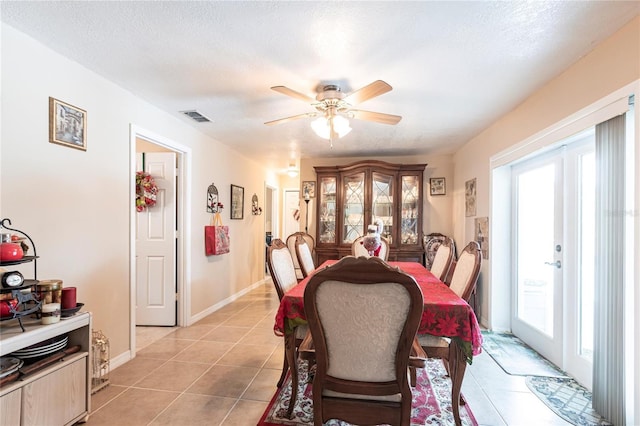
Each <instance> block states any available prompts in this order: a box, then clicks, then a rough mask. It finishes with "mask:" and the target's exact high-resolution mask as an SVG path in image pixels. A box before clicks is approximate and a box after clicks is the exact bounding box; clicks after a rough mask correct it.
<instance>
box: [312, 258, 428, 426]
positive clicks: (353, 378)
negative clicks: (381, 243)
mask: <svg viewBox="0 0 640 426" xmlns="http://www.w3.org/2000/svg"><path fill="white" fill-rule="evenodd" d="M304 307H305V313H306V316H307V320H308V323H309V328H310V330H311V335H312V337H313V343H314V346H315V357H316V364H317V370H316V375H315V377H314V382H313V406H314V424H322V423H323V422H326V421H327V420H329V419H341V420H344V421H347V422H349V423H353V424H373V423H371V422H373V421H375V422H376V423H383V424H406V425H409V421H410V417H411V389H410V387H409V383H408V377H407V364H408V360H409V352H410V349H411V345H412V342H413V339H414V338H415V336H416V332H417V329H418V325H419V322H420V317H421V315H422V308H423V300H422V292H421V291H420V288H419V287H418V285H417V284H416V282H415V280H414V279H413V277H411V276H409V275H407V274H405V273H404V272H401V271H400V270H399V269H397V268H393V267H391V266H389V265H388V264H387V263H385V262H384V261H383V260H382V259H380V258H378V257H370V258H365V257H358V258H356V257H352V256H348V257H344V258H342V259H341V260H340V261H339V262H338V263H336V264H334V265H332V266H330V267H328V268H325V269H323V270H321V271H317V272H316V273H315V274H314V275H313V276H312V277H311V279H310V280H309V282H308V284H307V286H306V288H305V294H304ZM354 401H357V402H354ZM353 404H355V406H354V405H353ZM389 407H395V410H394V411H393V414H390V412H389Z"/></svg>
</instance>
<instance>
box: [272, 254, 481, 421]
mask: <svg viewBox="0 0 640 426" xmlns="http://www.w3.org/2000/svg"><path fill="white" fill-rule="evenodd" d="M337 262H338V260H327V261H325V262H324V263H323V264H322V265H320V266H319V267H318V268H316V270H315V271H314V272H313V274H311V275H309V276H307V277H306V278H304V279H303V280H301V281H300V282H299V283H298V284H297V285H296V286H294V287H292V288H291V289H289V291H287V292H286V293H285V294H284V296H283V297H282V299H281V301H280V306H279V307H278V312H277V313H276V318H275V325H274V332H275V334H276V335H278V336H283V337H284V339H285V355H286V358H287V362H288V363H289V366H294V367H295V366H296V361H297V357H296V345H295V343H296V342H295V328H296V327H298V326H300V325H305V324H307V319H306V316H305V313H304V290H305V287H306V285H307V283H308V282H309V280H310V279H311V277H312V276H313V275H314V274H316V273H318V272H319V271H322V270H323V269H325V268H330V267H331V265H333V264H335V263H337ZM387 263H388V264H389V265H391V266H393V267H397V268H399V269H400V270H401V271H402V272H404V273H406V274H408V275H411V276H412V277H413V278H414V279H415V280H416V282H417V283H418V286H419V287H420V290H421V291H422V296H423V300H424V307H423V311H422V318H421V320H420V325H419V327H418V335H420V334H429V335H432V336H441V337H448V338H450V339H451V341H452V343H453V344H450V345H449V376H450V377H451V406H452V410H453V415H454V419H455V422H456V425H460V424H461V421H460V411H459V409H460V389H461V387H462V381H463V378H464V373H465V370H466V366H467V364H471V363H472V362H473V357H474V356H475V355H478V354H480V352H481V350H482V334H481V332H480V326H479V324H478V320H477V318H476V315H475V313H474V311H473V309H472V308H471V306H469V304H468V303H467V302H466V301H465V300H464V299H462V298H461V297H460V296H458V295H457V294H456V293H455V292H454V291H453V290H451V289H450V288H449V287H448V286H447V285H446V284H445V283H443V282H442V281H440V280H439V279H438V278H437V277H436V276H435V275H433V274H432V273H431V272H430V271H429V270H428V269H427V268H425V267H424V266H423V265H422V264H421V263H418V262H393V261H392V262H387ZM290 374H291V382H292V392H291V401H290V403H289V410H288V414H289V417H290V416H291V413H292V411H293V407H294V405H295V402H296V399H297V391H296V390H297V389H298V387H297V386H298V374H297V368H290Z"/></svg>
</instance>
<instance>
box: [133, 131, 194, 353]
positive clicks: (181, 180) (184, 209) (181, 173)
mask: <svg viewBox="0 0 640 426" xmlns="http://www.w3.org/2000/svg"><path fill="white" fill-rule="evenodd" d="M136 139H144V140H145V141H147V142H150V143H152V144H155V145H159V146H162V147H164V148H167V149H169V150H171V151H174V152H175V153H176V155H177V163H178V176H177V178H178V183H177V186H176V190H177V191H178V194H177V197H176V204H177V210H178V211H177V213H178V220H177V228H178V229H177V234H178V235H177V247H176V248H177V250H176V285H177V292H178V295H179V297H178V303H177V307H176V308H177V322H178V327H185V326H187V325H189V319H190V318H191V286H190V281H191V280H190V279H189V277H190V276H191V262H190V259H191V249H190V247H191V224H190V221H189V220H187V218H190V217H191V159H192V155H191V148H189V147H187V146H185V145H182V144H179V143H177V142H175V141H173V140H171V139H168V138H165V137H163V136H160V135H157V134H155V133H153V132H151V131H149V130H146V129H144V128H142V127H139V126H137V125H135V124H131V125H130V127H129V152H130V154H129V192H130V194H131V196H130V197H129V212H130V215H129V321H130V324H129V325H130V331H129V346H130V348H129V351H130V353H131V358H134V357H135V355H136V232H135V226H136V216H135V215H136V207H135V196H134V195H135V192H136V179H135V175H136Z"/></svg>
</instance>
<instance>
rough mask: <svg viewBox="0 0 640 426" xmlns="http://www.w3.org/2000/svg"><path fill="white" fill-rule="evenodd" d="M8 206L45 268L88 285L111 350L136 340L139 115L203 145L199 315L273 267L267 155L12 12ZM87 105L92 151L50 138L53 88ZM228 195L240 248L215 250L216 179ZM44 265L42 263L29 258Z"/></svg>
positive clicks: (144, 124) (194, 307) (5, 122)
mask: <svg viewBox="0 0 640 426" xmlns="http://www.w3.org/2000/svg"><path fill="white" fill-rule="evenodd" d="M1 43H2V45H1V48H2V49H1V55H2V56H1V60H2V63H1V64H2V75H1V83H2V101H1V102H2V103H1V107H2V110H1V111H2V117H1V118H2V123H1V124H2V128H1V136H2V140H1V142H0V154H1V158H0V217H2V218H10V219H11V220H12V223H13V226H14V227H16V228H19V229H22V230H24V231H26V232H27V233H29V234H30V236H31V237H32V238H33V239H34V241H35V243H36V244H37V250H38V255H39V256H40V259H39V260H38V263H37V266H38V278H40V279H48V278H59V279H62V280H63V282H64V285H65V286H75V287H77V288H78V300H79V301H80V302H83V303H85V309H86V310H89V311H92V312H93V313H94V320H93V325H94V328H95V329H100V330H102V331H103V332H104V333H105V334H106V335H107V337H109V339H110V342H111V355H112V357H118V356H119V355H121V354H126V353H127V352H128V350H129V338H130V336H129V333H130V329H129V305H130V300H129V294H130V289H129V286H130V283H129V252H130V247H129V232H130V226H131V224H130V223H129V222H130V221H129V216H130V208H131V206H132V200H133V195H132V194H130V189H129V188H130V182H131V176H132V175H131V170H130V158H129V157H130V146H129V131H130V126H131V125H135V126H139V127H140V128H143V129H147V130H149V131H151V132H153V133H154V134H157V135H161V136H162V137H164V138H167V139H169V140H172V141H175V142H177V143H179V144H181V145H184V146H188V147H189V148H190V149H191V150H192V153H193V158H194V161H193V162H192V166H193V167H192V190H191V194H190V195H191V200H192V202H193V205H192V206H191V217H189V218H188V220H189V221H190V224H191V235H188V236H186V238H188V239H189V240H190V250H191V258H190V259H189V263H190V265H191V270H190V271H189V277H190V285H191V300H192V304H191V307H190V308H191V313H192V315H194V316H197V315H198V314H200V313H203V312H206V310H207V309H211V307H212V306H214V305H216V304H219V303H221V302H222V301H224V300H225V299H227V298H229V297H231V296H232V295H234V294H236V293H238V292H240V291H242V290H244V289H246V288H247V287H249V286H250V285H252V284H254V283H256V282H259V281H261V280H262V279H263V278H264V271H263V265H264V261H263V260H264V220H263V216H252V215H251V210H250V199H251V195H252V194H253V193H256V194H259V195H260V194H263V193H264V185H265V181H267V180H269V179H272V177H269V176H267V174H266V171H265V170H264V169H263V167H262V166H261V165H260V164H258V163H256V162H254V161H250V160H248V159H247V158H246V157H244V156H242V155H241V154H239V153H237V152H235V151H233V150H231V149H229V148H228V147H226V146H224V145H222V144H221V143H219V142H217V141H215V140H213V139H211V138H209V137H207V136H205V135H204V134H202V133H200V132H199V131H197V130H196V129H195V128H193V127H191V126H190V125H188V124H186V122H185V121H183V119H182V118H178V117H175V116H173V115H171V114H168V113H166V112H163V111H161V110H159V109H157V108H156V107H154V106H152V105H150V104H148V103H146V102H144V101H143V100H141V99H139V98H137V97H135V96H134V95H132V94H131V93H130V92H128V91H126V90H124V89H122V88H120V87H118V86H116V85H115V84H113V83H111V82H110V81H108V80H106V79H105V78H103V77H101V76H99V75H97V74H95V73H93V72H91V71H89V70H87V69H86V68H84V67H82V66H80V65H78V64H77V63H75V62H73V61H71V60H69V59H67V58H65V57H63V56H61V55H59V54H57V53H55V52H53V51H51V50H50V49H48V48H46V47H45V46H43V45H41V44H40V43H38V42H36V41H34V40H33V39H31V38H29V37H28V36H26V35H24V34H22V33H20V32H19V31H16V30H15V29H13V28H12V27H10V26H7V25H6V24H2V38H1ZM50 96H51V97H54V98H56V99H59V100H62V101H64V102H67V103H70V104H72V105H75V106H77V107H79V108H82V109H84V110H86V111H87V139H88V140H87V151H86V152H83V151H80V150H75V149H71V148H68V147H65V146H61V145H56V144H51V143H49V137H48V122H49V119H48V117H49V97H50ZM212 182H214V183H215V184H216V186H217V187H218V189H219V190H220V197H221V199H222V202H223V203H225V210H224V211H223V219H224V222H225V224H227V225H229V227H230V236H231V253H229V254H227V255H222V256H214V257H206V256H205V255H204V241H203V234H204V232H203V226H204V225H206V224H208V223H209V219H210V214H208V213H206V191H207V187H208V186H209V185H210V184H211V183H212ZM232 183H233V184H235V185H240V186H243V187H244V188H245V213H244V220H234V221H231V220H229V207H230V206H229V200H230V184H232ZM20 270H22V271H23V272H24V273H25V275H26V276H31V275H32V274H33V269H32V265H24V266H22V267H21V269H20Z"/></svg>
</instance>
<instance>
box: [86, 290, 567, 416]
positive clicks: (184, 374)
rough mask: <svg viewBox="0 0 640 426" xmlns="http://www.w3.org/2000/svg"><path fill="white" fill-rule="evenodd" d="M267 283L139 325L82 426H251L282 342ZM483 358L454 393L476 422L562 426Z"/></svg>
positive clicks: (273, 377)
mask: <svg viewBox="0 0 640 426" xmlns="http://www.w3.org/2000/svg"><path fill="white" fill-rule="evenodd" d="M277 307H278V298H277V295H276V294H275V291H274V289H273V285H272V284H270V283H269V284H265V285H263V286H260V287H259V288H258V289H256V290H254V291H252V292H251V293H249V294H247V295H245V296H244V297H242V298H240V299H238V300H237V301H235V302H233V303H231V304H230V305H227V306H225V307H224V308H222V309H220V310H218V311H217V312H215V313H213V314H211V315H209V316H208V317H206V318H204V319H202V320H201V321H199V322H198V323H196V324H194V325H192V326H190V327H186V328H155V327H139V330H138V334H137V336H136V339H137V342H138V344H137V346H138V352H137V356H136V358H134V359H133V360H131V361H129V362H127V363H126V364H124V365H122V366H120V367H119V368H117V369H115V370H114V371H112V372H111V375H110V385H109V386H107V387H106V388H104V389H102V390H100V391H98V392H97V393H96V394H94V395H93V397H92V400H91V406H92V413H91V416H90V418H89V421H88V422H87V425H89V426H94V425H110V426H111V425H118V426H120V425H122V426H124V425H187V424H190V425H197V424H207V425H225V426H234V425H238V426H253V425H256V424H257V422H258V420H259V419H260V416H261V415H262V413H263V412H264V410H265V408H266V406H267V404H268V402H269V401H270V399H271V397H272V396H273V394H274V392H275V389H276V387H275V385H276V383H277V381H278V378H279V377H280V372H281V368H282V358H283V350H282V340H281V339H282V338H280V337H277V336H275V335H274V334H273V323H274V316H275V312H276V310H277ZM524 380H525V378H524V377H520V376H510V375H508V374H506V373H504V371H503V370H502V369H501V368H500V367H499V366H498V364H496V363H495V361H493V358H491V357H490V356H489V355H487V354H481V355H479V356H477V357H476V358H475V359H474V361H473V365H471V366H468V368H467V373H466V375H465V379H464V382H463V386H462V392H463V394H464V396H465V398H466V400H467V402H468V403H469V405H470V407H471V409H472V411H473V413H474V415H475V417H476V419H477V420H478V423H479V424H480V425H492V426H497V425H522V426H526V425H536V426H538V425H551V426H555V425H568V424H569V423H567V422H565V421H564V420H562V419H561V418H560V417H558V416H557V415H556V414H554V413H553V412H552V411H551V410H549V409H548V408H547V407H546V406H545V405H544V404H543V403H542V402H541V401H540V400H539V399H538V398H537V397H536V396H535V395H533V394H532V393H531V392H530V391H529V389H528V388H527V386H526V385H525V382H524Z"/></svg>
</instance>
